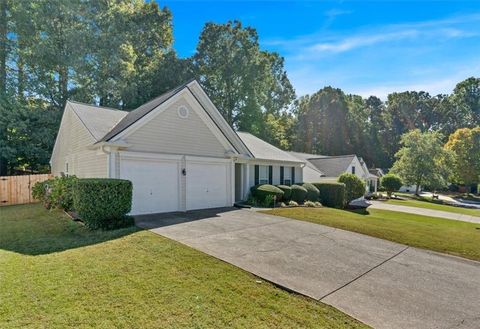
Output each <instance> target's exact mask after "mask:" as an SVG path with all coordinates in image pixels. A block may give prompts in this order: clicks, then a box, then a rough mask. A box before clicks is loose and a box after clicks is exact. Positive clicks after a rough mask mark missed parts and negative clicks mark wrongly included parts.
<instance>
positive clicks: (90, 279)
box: [0, 204, 367, 328]
mask: <svg viewBox="0 0 480 329" xmlns="http://www.w3.org/2000/svg"><path fill="white" fill-rule="evenodd" d="M0 277H1V278H2V279H1V284H0V300H1V301H2V303H0V315H1V316H0V327H1V328H21V327H22V328H23V327H48V328H65V327H102V328H194V327H195V328H367V327H366V326H365V325H363V324H361V323H359V322H358V321H356V320H354V319H352V318H351V317H349V316H347V315H345V314H343V313H341V312H340V311H338V310H336V309H334V308H332V307H330V306H327V305H325V304H322V303H319V302H317V301H315V300H312V299H309V298H305V297H302V296H299V295H295V294H291V293H288V292H286V291H283V290H281V289H278V288H276V287H274V286H273V285H271V284H269V283H267V282H264V281H262V280H259V279H258V278H257V277H255V276H253V275H251V274H249V273H247V272H244V271H242V270H240V269H238V268H236V267H234V266H231V265H229V264H226V263H224V262H222V261H219V260H216V259H215V258H213V257H210V256H208V255H205V254H203V253H201V252H198V251H196V250H194V249H191V248H189V247H186V246H184V245H181V244H179V243H177V242H174V241H172V240H169V239H166V238H162V237H160V236H158V235H156V234H153V233H150V232H148V231H141V230H139V229H137V228H126V229H120V230H115V231H89V230H87V229H86V228H85V227H84V226H82V225H81V224H80V223H78V222H73V221H72V220H70V219H69V218H67V217H66V216H65V215H64V214H63V213H62V212H59V211H47V210H45V209H44V208H43V207H42V206H41V205H40V204H35V205H26V206H9V207H0ZM259 281H260V282H261V283H259Z"/></svg>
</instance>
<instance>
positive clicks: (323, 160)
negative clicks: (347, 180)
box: [308, 154, 356, 177]
mask: <svg viewBox="0 0 480 329" xmlns="http://www.w3.org/2000/svg"><path fill="white" fill-rule="evenodd" d="M355 157H356V155H354V154H352V155H339V156H328V157H325V156H323V157H318V158H312V159H308V161H309V162H310V163H312V164H313V165H314V166H315V167H316V168H318V169H319V170H321V171H322V172H323V173H324V174H325V176H326V177H338V176H340V175H341V174H343V173H344V172H346V171H347V169H348V166H349V165H350V164H351V163H352V161H353V159H354V158H355Z"/></svg>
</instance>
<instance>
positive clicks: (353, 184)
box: [338, 173, 365, 204]
mask: <svg viewBox="0 0 480 329" xmlns="http://www.w3.org/2000/svg"><path fill="white" fill-rule="evenodd" d="M338 182H339V183H344V184H345V198H346V200H345V202H346V204H349V203H350V201H352V200H355V199H358V198H360V197H362V196H364V195H365V182H364V181H362V180H361V179H360V178H358V177H357V176H356V175H354V174H349V173H343V174H341V175H340V177H338Z"/></svg>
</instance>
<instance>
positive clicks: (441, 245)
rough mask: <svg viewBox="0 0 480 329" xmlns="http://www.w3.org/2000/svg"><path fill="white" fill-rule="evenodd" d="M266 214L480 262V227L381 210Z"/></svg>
mask: <svg viewBox="0 0 480 329" xmlns="http://www.w3.org/2000/svg"><path fill="white" fill-rule="evenodd" d="M265 212H266V213H269V214H273V215H278V216H284V217H289V218H293V219H298V220H303V221H307V222H312V223H317V224H323V225H327V226H332V227H336V228H340V229H344V230H348V231H353V232H358V233H362V234H366V235H371V236H374V237H377V238H381V239H385V240H390V241H394V242H399V243H403V244H406V245H409V246H414V247H419V248H424V249H430V250H435V251H439V252H445V253H449V254H453V255H457V256H461V257H465V258H470V259H474V260H480V224H472V223H466V222H460V221H454V220H447V219H441V218H435V217H426V216H418V215H414V214H406V213H401V212H394V211H386V210H379V209H370V210H368V213H366V214H365V213H361V212H352V211H346V210H339V209H333V208H278V209H274V210H269V211H265Z"/></svg>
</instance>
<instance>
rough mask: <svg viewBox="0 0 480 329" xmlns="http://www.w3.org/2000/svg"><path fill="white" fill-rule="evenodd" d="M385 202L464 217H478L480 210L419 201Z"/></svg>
mask: <svg viewBox="0 0 480 329" xmlns="http://www.w3.org/2000/svg"><path fill="white" fill-rule="evenodd" d="M386 202H387V203H390V204H396V205H401V206H409V207H417V208H425V209H433V210H441V211H447V212H453V213H456V214H464V215H470V216H477V217H480V209H470V208H461V207H454V206H449V205H445V204H438V203H434V202H428V201H420V200H388V201H386Z"/></svg>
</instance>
